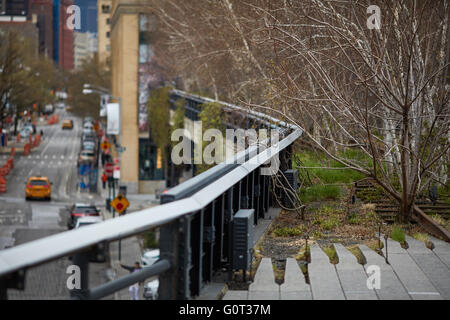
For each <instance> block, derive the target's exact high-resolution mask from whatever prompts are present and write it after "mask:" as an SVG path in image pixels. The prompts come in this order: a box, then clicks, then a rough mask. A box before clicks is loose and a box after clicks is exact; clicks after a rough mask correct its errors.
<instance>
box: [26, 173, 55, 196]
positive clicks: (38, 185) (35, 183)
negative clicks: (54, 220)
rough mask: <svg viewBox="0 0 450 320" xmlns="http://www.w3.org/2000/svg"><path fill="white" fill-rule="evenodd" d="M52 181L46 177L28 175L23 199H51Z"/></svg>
mask: <svg viewBox="0 0 450 320" xmlns="http://www.w3.org/2000/svg"><path fill="white" fill-rule="evenodd" d="M51 185H52V183H51V182H50V180H48V178H47V177H41V176H36V177H30V178H28V182H27V183H26V186H25V199H26V200H29V199H31V198H33V199H36V198H40V199H47V200H51V199H52V187H51Z"/></svg>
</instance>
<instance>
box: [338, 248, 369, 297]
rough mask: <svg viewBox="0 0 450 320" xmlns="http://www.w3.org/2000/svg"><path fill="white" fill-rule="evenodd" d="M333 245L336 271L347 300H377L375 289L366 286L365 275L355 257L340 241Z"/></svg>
mask: <svg viewBox="0 0 450 320" xmlns="http://www.w3.org/2000/svg"><path fill="white" fill-rule="evenodd" d="M334 247H335V248H336V253H337V255H338V257H339V263H338V264H337V265H336V271H337V273H338V276H339V280H340V282H341V284H342V288H343V289H344V294H345V297H346V298H347V300H377V295H376V294H375V291H374V290H373V289H368V288H367V275H366V273H365V271H364V268H363V266H362V265H361V264H359V263H358V261H357V259H356V257H355V256H354V255H353V254H352V253H351V252H350V251H348V250H347V249H346V248H345V247H344V246H343V245H342V244H340V243H336V244H335V245H334Z"/></svg>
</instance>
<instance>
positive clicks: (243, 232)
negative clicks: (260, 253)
mask: <svg viewBox="0 0 450 320" xmlns="http://www.w3.org/2000/svg"><path fill="white" fill-rule="evenodd" d="M254 214H255V210H254V209H241V210H239V211H238V212H237V213H236V214H235V215H234V217H233V240H234V245H233V264H232V265H233V266H232V268H233V269H234V270H236V269H239V270H248V269H250V265H251V263H252V252H253V237H254V228H253V219H254V218H253V216H254Z"/></svg>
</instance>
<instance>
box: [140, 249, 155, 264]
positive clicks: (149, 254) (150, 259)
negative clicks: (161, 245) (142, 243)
mask: <svg viewBox="0 0 450 320" xmlns="http://www.w3.org/2000/svg"><path fill="white" fill-rule="evenodd" d="M158 259H159V249H152V250H147V251H145V252H144V253H143V254H142V256H141V264H142V266H143V267H149V266H151V265H152V264H154V263H155V262H156V261H158Z"/></svg>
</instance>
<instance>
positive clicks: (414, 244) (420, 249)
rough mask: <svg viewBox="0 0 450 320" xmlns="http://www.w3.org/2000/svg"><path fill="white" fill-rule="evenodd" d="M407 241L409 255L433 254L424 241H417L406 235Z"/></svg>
mask: <svg viewBox="0 0 450 320" xmlns="http://www.w3.org/2000/svg"><path fill="white" fill-rule="evenodd" d="M405 240H406V242H407V243H408V253H433V252H432V251H431V250H430V249H428V248H427V246H426V245H425V243H424V242H422V241H419V240H416V239H414V238H411V237H410V236H407V235H405Z"/></svg>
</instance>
